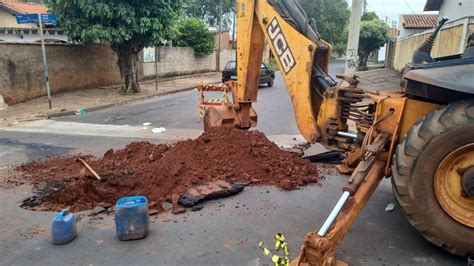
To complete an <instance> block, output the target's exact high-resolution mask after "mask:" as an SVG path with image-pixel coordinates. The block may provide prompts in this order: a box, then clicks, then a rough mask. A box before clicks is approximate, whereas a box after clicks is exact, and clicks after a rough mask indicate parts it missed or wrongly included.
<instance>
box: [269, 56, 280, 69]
mask: <svg viewBox="0 0 474 266" xmlns="http://www.w3.org/2000/svg"><path fill="white" fill-rule="evenodd" d="M266 65H267V67H268V68H269V69H271V70H273V71H279V69H278V64H277V62H276V61H275V58H270V59H269V60H268V63H267V64H266Z"/></svg>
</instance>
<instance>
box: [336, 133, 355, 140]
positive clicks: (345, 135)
mask: <svg viewBox="0 0 474 266" xmlns="http://www.w3.org/2000/svg"><path fill="white" fill-rule="evenodd" d="M336 135H338V136H341V137H348V138H353V139H356V138H357V133H356V132H346V131H338V132H337V133H336Z"/></svg>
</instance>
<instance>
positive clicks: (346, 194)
mask: <svg viewBox="0 0 474 266" xmlns="http://www.w3.org/2000/svg"><path fill="white" fill-rule="evenodd" d="M350 195H351V194H350V193H349V192H347V191H344V193H342V196H341V198H340V199H339V201H338V202H337V204H336V206H334V209H332V211H331V213H330V214H329V216H328V218H327V219H326V221H325V222H324V224H323V226H321V229H319V231H318V235H319V236H322V237H324V236H325V235H326V233H327V232H328V230H329V228H330V227H331V225H332V223H333V222H334V220H336V217H337V215H338V214H339V212H341V209H342V207H344V204H346V202H347V200H348V199H349V197H350Z"/></svg>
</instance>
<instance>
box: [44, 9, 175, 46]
mask: <svg viewBox="0 0 474 266" xmlns="http://www.w3.org/2000/svg"><path fill="white" fill-rule="evenodd" d="M47 5H48V7H49V8H50V9H51V10H52V12H53V13H54V14H56V15H57V16H58V20H59V23H60V24H61V28H62V29H64V30H65V31H66V32H67V33H68V36H69V38H70V39H71V40H72V41H75V42H82V43H90V42H95V41H97V40H99V41H101V42H105V43H109V44H121V43H124V42H127V41H133V42H134V43H135V44H136V45H137V46H138V47H141V48H143V47H147V46H153V45H156V44H158V43H159V42H160V41H162V40H163V39H165V38H167V37H168V35H169V32H170V28H171V27H170V26H171V25H172V24H173V23H174V21H175V19H176V18H177V17H178V15H179V10H180V8H181V1H180V0H141V1H137V0H115V1H109V0H95V1H91V0H87V1H85V0H48V1H47ZM140 50H141V49H140Z"/></svg>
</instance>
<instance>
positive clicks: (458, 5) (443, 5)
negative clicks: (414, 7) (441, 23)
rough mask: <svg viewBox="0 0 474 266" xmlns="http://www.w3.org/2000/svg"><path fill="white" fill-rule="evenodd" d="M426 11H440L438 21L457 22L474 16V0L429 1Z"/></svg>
mask: <svg viewBox="0 0 474 266" xmlns="http://www.w3.org/2000/svg"><path fill="white" fill-rule="evenodd" d="M424 11H438V20H441V18H443V17H448V18H449V20H451V21H453V20H457V19H460V18H465V17H469V16H473V15H474V0H456V1H454V0H450V1H448V0H428V1H426V4H425V8H424Z"/></svg>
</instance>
